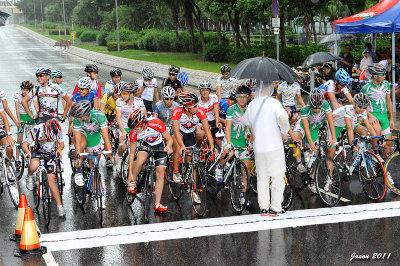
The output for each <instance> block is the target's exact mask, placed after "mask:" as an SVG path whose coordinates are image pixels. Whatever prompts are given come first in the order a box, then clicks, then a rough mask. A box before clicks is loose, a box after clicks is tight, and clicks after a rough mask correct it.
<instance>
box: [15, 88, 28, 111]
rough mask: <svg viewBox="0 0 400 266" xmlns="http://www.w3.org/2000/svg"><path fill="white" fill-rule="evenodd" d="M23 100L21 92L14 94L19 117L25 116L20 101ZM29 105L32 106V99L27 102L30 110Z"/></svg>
mask: <svg viewBox="0 0 400 266" xmlns="http://www.w3.org/2000/svg"><path fill="white" fill-rule="evenodd" d="M23 98H24V96H23V95H22V92H20V91H17V92H16V93H15V94H14V101H15V102H18V104H19V113H20V115H26V114H27V113H26V111H25V109H24V107H23V106H22V99H23ZM31 105H32V99H30V100H29V102H28V106H29V109H30V108H31Z"/></svg>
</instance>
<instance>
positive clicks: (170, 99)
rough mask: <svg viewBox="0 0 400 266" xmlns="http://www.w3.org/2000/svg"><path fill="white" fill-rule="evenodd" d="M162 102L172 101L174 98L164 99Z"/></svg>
mask: <svg viewBox="0 0 400 266" xmlns="http://www.w3.org/2000/svg"><path fill="white" fill-rule="evenodd" d="M164 100H166V101H172V100H174V98H164Z"/></svg>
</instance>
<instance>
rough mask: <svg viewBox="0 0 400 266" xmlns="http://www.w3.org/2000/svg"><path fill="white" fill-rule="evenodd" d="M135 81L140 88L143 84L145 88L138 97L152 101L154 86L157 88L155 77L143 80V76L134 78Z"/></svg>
mask: <svg viewBox="0 0 400 266" xmlns="http://www.w3.org/2000/svg"><path fill="white" fill-rule="evenodd" d="M136 83H137V84H138V86H139V89H141V88H142V87H143V86H145V89H144V91H143V93H142V95H141V96H140V98H142V99H144V100H147V101H153V98H154V88H158V85H157V79H156V78H153V79H152V80H148V81H144V79H143V78H139V79H137V80H136Z"/></svg>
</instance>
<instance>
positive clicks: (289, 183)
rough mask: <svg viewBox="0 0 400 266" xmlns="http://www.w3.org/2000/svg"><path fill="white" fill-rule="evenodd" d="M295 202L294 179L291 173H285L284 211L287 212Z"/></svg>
mask: <svg viewBox="0 0 400 266" xmlns="http://www.w3.org/2000/svg"><path fill="white" fill-rule="evenodd" d="M293 201H294V177H293V174H292V173H291V172H289V171H286V173H285V190H284V191H283V201H282V211H283V212H286V211H288V210H289V209H290V207H292V205H293Z"/></svg>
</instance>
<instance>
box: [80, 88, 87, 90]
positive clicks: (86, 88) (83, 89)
mask: <svg viewBox="0 0 400 266" xmlns="http://www.w3.org/2000/svg"><path fill="white" fill-rule="evenodd" d="M79 90H89V88H79Z"/></svg>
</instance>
